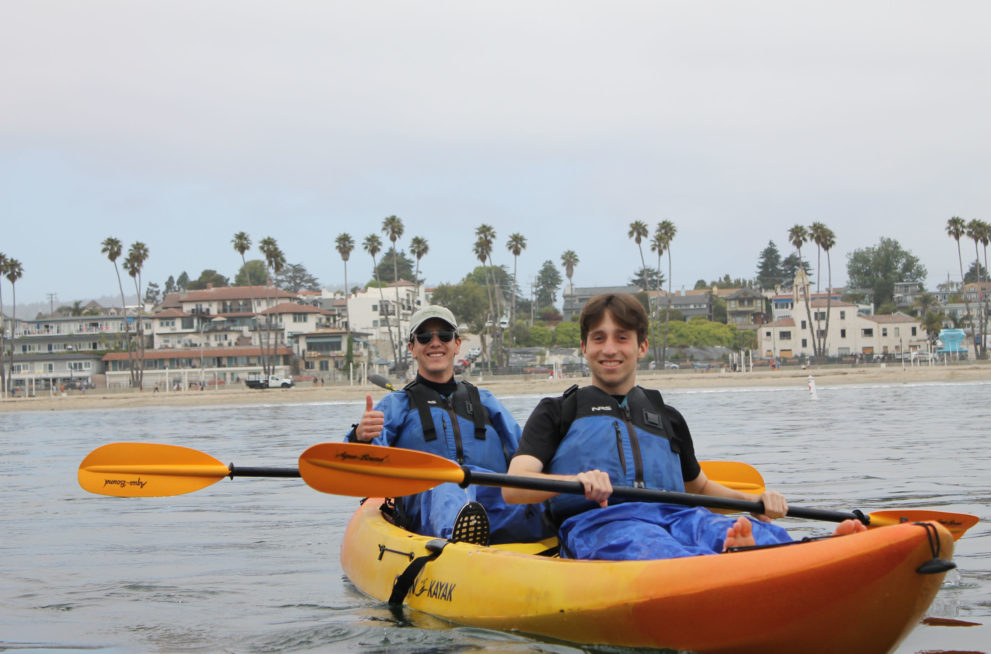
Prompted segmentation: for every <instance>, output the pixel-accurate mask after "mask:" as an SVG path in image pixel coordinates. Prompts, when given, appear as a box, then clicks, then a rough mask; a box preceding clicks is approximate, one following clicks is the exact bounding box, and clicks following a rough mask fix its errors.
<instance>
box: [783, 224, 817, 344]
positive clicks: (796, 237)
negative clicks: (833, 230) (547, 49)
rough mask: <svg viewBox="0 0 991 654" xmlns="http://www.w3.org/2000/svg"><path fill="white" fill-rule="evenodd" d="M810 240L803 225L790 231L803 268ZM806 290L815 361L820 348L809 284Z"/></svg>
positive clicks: (796, 226) (789, 236) (804, 292)
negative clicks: (803, 259) (803, 256)
mask: <svg viewBox="0 0 991 654" xmlns="http://www.w3.org/2000/svg"><path fill="white" fill-rule="evenodd" d="M808 240H809V233H808V231H806V229H805V227H803V226H802V225H795V226H794V227H792V228H791V229H789V230H788V242H789V243H791V244H792V245H794V246H795V250H797V251H798V264H799V267H800V268H801V265H802V246H803V245H805V243H807V242H808ZM804 286H805V288H803V289H802V292H803V294H804V295H805V313H806V315H807V316H808V320H809V333H810V334H811V335H812V357H813V358H815V359H818V358H819V348H818V344H817V343H816V334H815V328H814V327H813V326H812V305H811V301H810V300H811V299H810V297H809V295H810V292H809V291H810V289H809V284H807V283H806V284H805V285H804Z"/></svg>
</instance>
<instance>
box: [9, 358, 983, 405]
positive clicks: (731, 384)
mask: <svg viewBox="0 0 991 654" xmlns="http://www.w3.org/2000/svg"><path fill="white" fill-rule="evenodd" d="M810 375H811V376H812V377H813V379H814V381H815V385H816V388H817V389H819V388H824V387H828V386H831V385H837V384H918V383H938V382H981V381H987V382H991V362H979V363H960V364H951V365H945V366H944V365H937V366H932V367H930V366H915V367H912V366H906V367H905V368H904V369H903V368H902V366H901V364H897V363H896V364H888V365H887V366H886V367H884V368H882V367H880V366H879V365H871V366H864V367H859V368H854V367H850V366H826V367H821V368H810V369H808V370H803V369H801V368H784V369H780V370H768V369H766V368H765V369H758V370H754V371H753V372H746V373H743V372H736V373H734V372H729V371H722V370H721V369H713V370H711V371H709V372H699V371H693V370H676V371H665V372H653V371H651V372H640V373H639V375H638V381H639V382H640V384H641V385H643V386H648V387H653V388H659V389H661V390H662V391H663V390H676V389H697V388H712V389H715V388H735V387H765V388H767V387H782V388H795V387H799V388H803V389H806V388H808V385H809V376H810ZM467 379H468V380H469V381H471V382H472V383H475V384H477V385H480V386H483V387H485V388H488V389H489V390H491V391H492V392H493V393H495V394H496V395H497V396H508V395H555V394H558V393H560V392H562V391H564V390H565V389H566V388H568V387H569V386H571V385H572V384H576V383H577V384H583V383H587V378H581V377H572V378H568V377H566V378H562V379H549V378H548V377H534V376H512V377H486V376H484V375H483V376H477V375H475V376H472V377H468V378H467ZM393 383H394V384H396V385H398V382H396V381H394V382H393ZM384 392H385V391H384V390H383V389H381V388H379V387H377V386H374V385H371V384H368V385H354V386H348V385H336V386H335V385H329V384H328V385H326V386H309V385H301V386H297V387H295V388H289V389H266V390H253V389H249V388H245V387H237V388H222V389H219V390H205V391H185V392H176V391H169V392H153V391H150V390H146V391H142V392H135V391H121V392H116V391H115V392H107V391H101V390H100V389H95V390H90V391H87V392H85V393H80V392H78V391H76V392H71V393H67V394H65V395H54V396H53V395H49V394H47V393H46V392H41V393H39V396H38V397H29V398H16V399H5V400H3V401H0V412H5V411H60V410H61V411H65V410H79V409H101V410H102V409H120V408H131V407H141V406H173V405H174V406H199V405H217V406H221V405H237V404H253V403H267V404H273V403H310V402H347V401H358V400H362V399H364V397H365V395H368V394H370V395H372V397H374V398H377V397H379V396H380V395H381V394H382V393H384Z"/></svg>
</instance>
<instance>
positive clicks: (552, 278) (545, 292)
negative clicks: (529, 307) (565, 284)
mask: <svg viewBox="0 0 991 654" xmlns="http://www.w3.org/2000/svg"><path fill="white" fill-rule="evenodd" d="M560 287H561V273H559V272H558V271H557V268H556V267H555V266H554V264H553V263H552V262H551V261H550V260H547V261H545V262H544V265H542V266H541V267H540V271H539V272H538V273H537V306H538V307H543V306H547V305H549V304H550V305H553V304H556V303H557V289H559V288H560Z"/></svg>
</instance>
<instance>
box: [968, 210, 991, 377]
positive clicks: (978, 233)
mask: <svg viewBox="0 0 991 654" xmlns="http://www.w3.org/2000/svg"><path fill="white" fill-rule="evenodd" d="M983 235H984V223H983V222H981V221H980V220H977V219H976V218H975V219H973V220H971V221H970V222H968V223H967V238H970V239H973V241H974V257H975V258H976V259H977V324H978V326H979V328H978V329H975V330H974V332H975V335H974V339H975V340H974V356H975V357H980V358H981V359H983V358H984V355H985V352H987V344H986V343H985V342H984V341H985V336H986V334H985V332H986V329H985V322H986V320H987V318H986V316H985V315H984V284H983V282H984V279H983V277H984V274H983V271H982V270H981V252H980V249H979V248H978V247H977V246H978V245H979V244H980V242H981V237H982V236H983ZM978 331H979V332H980V333H981V338H980V341H978V340H977V332H978Z"/></svg>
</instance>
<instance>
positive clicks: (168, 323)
mask: <svg viewBox="0 0 991 654" xmlns="http://www.w3.org/2000/svg"><path fill="white" fill-rule="evenodd" d="M158 324H159V325H160V326H162V327H175V318H162V319H161V320H159V321H158Z"/></svg>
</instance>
